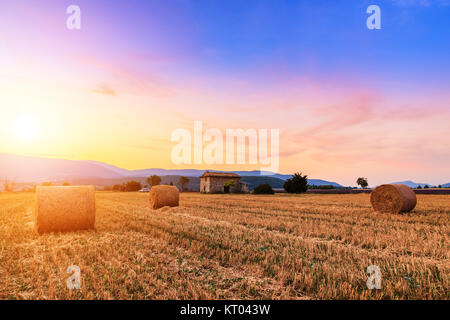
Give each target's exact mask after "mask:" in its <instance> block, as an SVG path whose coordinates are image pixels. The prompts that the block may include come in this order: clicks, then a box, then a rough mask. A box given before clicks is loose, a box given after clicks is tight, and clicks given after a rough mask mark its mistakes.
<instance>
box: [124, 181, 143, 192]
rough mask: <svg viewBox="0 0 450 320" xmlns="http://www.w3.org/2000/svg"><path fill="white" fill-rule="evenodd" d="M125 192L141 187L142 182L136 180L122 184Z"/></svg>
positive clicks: (137, 189)
mask: <svg viewBox="0 0 450 320" xmlns="http://www.w3.org/2000/svg"><path fill="white" fill-rule="evenodd" d="M124 187H125V188H124V189H125V191H126V192H134V191H139V190H141V189H142V184H141V183H140V182H138V181H128V182H126V183H125V184H124Z"/></svg>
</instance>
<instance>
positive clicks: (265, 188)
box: [253, 183, 275, 194]
mask: <svg viewBox="0 0 450 320" xmlns="http://www.w3.org/2000/svg"><path fill="white" fill-rule="evenodd" d="M253 193H254V194H274V193H275V192H274V191H273V189H272V187H271V185H270V184H268V183H262V184H260V185H258V186H256V187H255V189H254V190H253Z"/></svg>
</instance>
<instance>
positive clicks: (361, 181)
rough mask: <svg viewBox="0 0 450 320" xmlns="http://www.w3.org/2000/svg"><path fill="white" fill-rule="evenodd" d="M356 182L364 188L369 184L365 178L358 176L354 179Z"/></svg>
mask: <svg viewBox="0 0 450 320" xmlns="http://www.w3.org/2000/svg"><path fill="white" fill-rule="evenodd" d="M356 184H357V185H359V186H361V188H363V189H365V188H367V187H368V186H369V182H367V178H363V177H359V178H358V179H357V180H356Z"/></svg>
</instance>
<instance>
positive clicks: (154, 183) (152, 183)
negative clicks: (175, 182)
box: [147, 174, 161, 187]
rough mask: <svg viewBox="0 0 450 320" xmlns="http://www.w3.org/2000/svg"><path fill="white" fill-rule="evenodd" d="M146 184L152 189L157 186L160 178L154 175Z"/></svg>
mask: <svg viewBox="0 0 450 320" xmlns="http://www.w3.org/2000/svg"><path fill="white" fill-rule="evenodd" d="M147 183H148V184H149V185H150V186H152V187H153V186H157V185H159V184H160V183H161V178H160V177H158V176H157V175H156V174H154V175H152V176H151V177H150V178H148V179H147Z"/></svg>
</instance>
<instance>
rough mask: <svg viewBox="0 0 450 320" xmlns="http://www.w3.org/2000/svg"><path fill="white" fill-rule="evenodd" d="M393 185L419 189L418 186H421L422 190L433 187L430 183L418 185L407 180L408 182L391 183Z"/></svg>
mask: <svg viewBox="0 0 450 320" xmlns="http://www.w3.org/2000/svg"><path fill="white" fill-rule="evenodd" d="M391 184H404V185H406V186H408V187H410V188H417V187H418V186H421V187H422V188H423V187H424V186H426V185H428V186H429V187H431V184H429V183H420V182H419V183H417V182H414V181H411V180H407V181H399V182H391Z"/></svg>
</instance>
